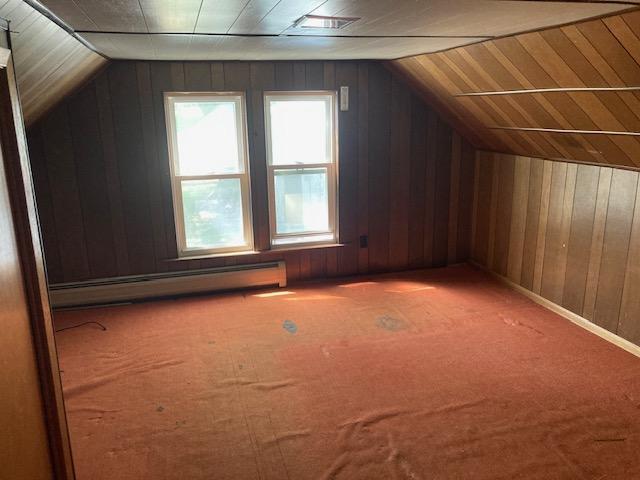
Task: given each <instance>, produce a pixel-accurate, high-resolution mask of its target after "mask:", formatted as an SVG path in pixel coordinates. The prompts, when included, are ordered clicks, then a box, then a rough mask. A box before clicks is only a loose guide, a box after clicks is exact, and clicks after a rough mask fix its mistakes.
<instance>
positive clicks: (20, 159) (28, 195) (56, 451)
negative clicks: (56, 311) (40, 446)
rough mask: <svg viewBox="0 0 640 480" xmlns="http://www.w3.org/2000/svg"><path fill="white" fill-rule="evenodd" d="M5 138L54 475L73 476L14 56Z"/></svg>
mask: <svg viewBox="0 0 640 480" xmlns="http://www.w3.org/2000/svg"><path fill="white" fill-rule="evenodd" d="M0 139H1V143H2V155H3V157H4V160H5V170H6V175H7V184H8V188H9V197H10V202H11V211H12V217H13V221H14V224H15V229H16V238H17V241H18V246H19V250H20V262H21V265H22V273H23V276H24V282H25V294H26V297H27V302H28V305H29V312H30V318H31V327H32V331H33V336H34V344H35V349H36V352H37V356H38V358H37V361H38V368H39V372H40V382H41V389H42V397H43V402H44V408H45V412H44V415H45V419H46V425H47V431H48V437H49V447H50V452H51V461H52V465H53V469H54V471H53V474H54V478H56V479H61V480H73V479H74V478H75V475H74V470H73V459H72V455H71V445H70V442H69V432H68V429H67V421H66V413H65V410H64V401H63V397H62V384H61V379H60V372H59V369H58V359H57V353H56V347H55V338H54V330H53V322H52V317H51V309H50V306H49V297H48V290H47V279H46V271H45V266H44V254H43V251H42V242H41V239H40V228H39V223H38V214H37V211H36V202H35V193H34V189H33V181H32V176H31V167H30V164H29V158H28V153H27V143H26V137H25V132H24V126H23V120H22V113H21V109H20V103H19V101H18V96H17V91H16V84H15V76H14V71H13V65H12V63H11V59H9V62H8V65H7V68H3V69H1V70H0Z"/></svg>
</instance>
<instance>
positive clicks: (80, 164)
mask: <svg viewBox="0 0 640 480" xmlns="http://www.w3.org/2000/svg"><path fill="white" fill-rule="evenodd" d="M97 116H98V110H97V103H96V96H95V89H94V88H92V86H91V85H90V86H88V87H86V88H83V89H82V90H81V91H80V92H78V94H77V95H75V96H74V97H73V99H71V101H70V102H69V128H70V130H71V137H72V142H73V152H74V161H75V167H76V172H75V173H76V177H77V183H78V193H79V200H80V201H79V205H80V207H81V209H82V221H83V225H84V236H85V239H86V244H87V259H88V262H89V275H90V276H91V277H93V278H96V277H97V278H104V277H113V276H115V275H117V274H118V271H117V268H116V256H115V246H114V244H113V237H112V236H111V234H110V233H111V228H110V225H109V224H108V223H105V222H104V221H103V220H102V219H103V218H108V217H109V214H110V212H109V202H108V194H107V185H106V183H105V168H104V159H103V156H102V145H101V138H100V130H99V126H98V124H97V123H96V122H95V121H93V120H94V119H95V118H96V117H97Z"/></svg>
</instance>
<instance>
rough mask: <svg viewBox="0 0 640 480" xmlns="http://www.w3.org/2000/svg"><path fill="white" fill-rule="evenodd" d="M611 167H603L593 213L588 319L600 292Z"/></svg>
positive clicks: (584, 310)
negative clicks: (599, 283) (599, 282)
mask: <svg viewBox="0 0 640 480" xmlns="http://www.w3.org/2000/svg"><path fill="white" fill-rule="evenodd" d="M612 176H613V170H612V169H611V168H601V169H600V177H599V178H598V194H597V196H596V211H595V213H594V215H593V234H592V235H591V248H590V250H589V268H588V270H587V284H586V286H585V292H584V304H583V307H582V316H583V317H584V318H586V319H588V320H592V319H593V313H594V311H595V308H596V295H597V293H598V281H599V279H600V264H601V260H602V243H603V241H604V227H605V224H606V220H607V209H608V208H609V192H610V189H611V177H612Z"/></svg>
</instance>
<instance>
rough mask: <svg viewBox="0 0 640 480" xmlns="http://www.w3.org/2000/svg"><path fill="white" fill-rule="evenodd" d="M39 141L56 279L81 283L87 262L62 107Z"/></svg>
mask: <svg viewBox="0 0 640 480" xmlns="http://www.w3.org/2000/svg"><path fill="white" fill-rule="evenodd" d="M42 142H43V146H44V147H45V148H44V149H43V150H44V151H43V153H44V158H45V162H46V165H47V172H48V178H49V189H50V191H51V200H52V203H53V218H54V222H55V225H56V232H58V235H57V240H58V253H59V254H60V264H61V265H62V267H63V268H62V278H61V279H60V280H62V281H73V280H83V279H86V278H89V276H90V275H89V273H90V272H89V260H88V258H87V247H86V238H85V228H84V225H83V223H82V221H83V218H82V209H81V207H80V194H79V193H78V183H77V178H76V169H75V157H74V153H73V144H72V140H71V132H70V130H69V117H68V113H67V105H66V104H63V105H60V106H58V107H56V108H55V109H54V110H53V111H52V112H51V114H50V115H48V116H47V117H46V118H45V120H44V121H43V122H42Z"/></svg>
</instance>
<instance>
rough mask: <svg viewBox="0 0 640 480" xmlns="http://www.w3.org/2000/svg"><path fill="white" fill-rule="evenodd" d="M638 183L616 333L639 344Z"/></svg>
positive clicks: (639, 218)
mask: <svg viewBox="0 0 640 480" xmlns="http://www.w3.org/2000/svg"><path fill="white" fill-rule="evenodd" d="M639 319H640V184H639V185H638V188H637V189H636V206H635V209H634V214H633V226H632V229H631V241H630V244H629V255H628V257H627V266H626V275H625V279H624V288H623V293H622V305H621V308H620V316H619V318H618V329H617V333H618V335H620V336H621V337H623V338H626V339H627V340H629V341H631V342H634V343H636V344H640V321H639Z"/></svg>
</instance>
